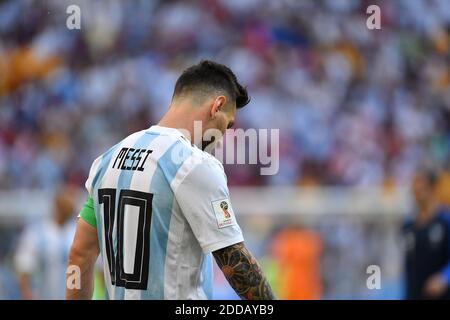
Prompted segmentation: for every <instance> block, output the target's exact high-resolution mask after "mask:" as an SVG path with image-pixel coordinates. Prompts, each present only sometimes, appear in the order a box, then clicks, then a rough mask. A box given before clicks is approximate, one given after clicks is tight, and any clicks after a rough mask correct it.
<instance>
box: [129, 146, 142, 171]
mask: <svg viewBox="0 0 450 320" xmlns="http://www.w3.org/2000/svg"><path fill="white" fill-rule="evenodd" d="M138 151H139V154H138V156H137V157H136V160H137V161H136V165H134V166H133V168H131V170H136V169H137V168H138V166H139V163H140V162H141V160H142V157H141V154H142V153H143V152H145V149H137V150H136V153H137V152H138Z"/></svg>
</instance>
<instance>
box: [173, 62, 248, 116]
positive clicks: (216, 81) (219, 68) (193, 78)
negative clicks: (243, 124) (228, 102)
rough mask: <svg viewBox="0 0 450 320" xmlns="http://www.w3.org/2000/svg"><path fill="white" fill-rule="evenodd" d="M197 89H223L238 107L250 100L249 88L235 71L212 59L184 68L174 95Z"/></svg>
mask: <svg viewBox="0 0 450 320" xmlns="http://www.w3.org/2000/svg"><path fill="white" fill-rule="evenodd" d="M195 90H196V91H199V92H204V93H209V92H210V91H212V90H214V91H222V92H224V93H225V94H226V95H227V96H228V97H229V98H230V99H232V100H235V101H236V108H242V107H244V106H245V105H247V104H248V103H249V102H250V98H249V96H248V93H247V89H245V88H244V87H243V86H242V85H241V84H240V83H239V82H238V81H237V79H236V76H235V74H234V73H233V71H231V69H230V68H228V67H227V66H224V65H223V64H220V63H217V62H214V61H210V60H202V61H200V63H198V64H196V65H193V66H191V67H189V68H187V69H186V70H184V71H183V73H182V74H181V76H180V77H179V78H178V80H177V82H176V84H175V89H174V92H173V96H174V97H175V96H179V95H183V94H185V93H188V92H190V91H195Z"/></svg>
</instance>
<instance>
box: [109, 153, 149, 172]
mask: <svg viewBox="0 0 450 320" xmlns="http://www.w3.org/2000/svg"><path fill="white" fill-rule="evenodd" d="M152 152H153V150H148V149H134V148H122V149H121V150H120V152H119V154H118V155H117V157H116V159H115V160H114V163H113V166H112V167H113V168H116V169H119V170H133V171H135V170H139V171H144V164H145V162H146V161H147V158H148V156H149V155H150V153H152ZM143 153H147V154H146V156H145V158H144V159H143V160H142V154H143ZM116 163H117V166H116Z"/></svg>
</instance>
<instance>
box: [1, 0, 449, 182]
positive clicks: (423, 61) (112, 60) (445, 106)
mask: <svg viewBox="0 0 450 320" xmlns="http://www.w3.org/2000/svg"><path fill="white" fill-rule="evenodd" d="M69 4H77V5H79V6H80V8H81V12H82V28H81V30H68V29H67V28H66V27H65V21H66V18H67V14H66V8H67V6H68V5H69ZM370 4H378V5H379V6H380V7H381V12H382V15H383V17H382V29H381V30H372V31H371V30H368V29H367V28H366V26H365V19H366V18H367V16H366V14H365V11H366V10H365V8H366V6H367V2H366V1H348V2H347V1H339V2H336V1H289V0H281V1H276V2H273V1H269V0H252V1H246V2H245V4H244V3H241V1H228V0H197V1H194V0H188V1H169V2H167V1H133V2H110V1H88V0H76V1H75V0H74V1H72V0H71V1H68V0H59V1H55V0H46V1H39V2H35V1H30V0H17V1H3V2H1V4H0V176H1V179H0V188H3V189H12V188H23V187H26V188H50V189H51V188H54V185H55V183H57V182H58V181H61V180H62V179H68V180H70V181H72V182H74V183H78V184H80V185H81V184H82V183H83V181H84V179H85V177H86V175H87V170H88V168H89V165H90V163H91V162H92V160H93V159H94V158H95V157H96V156H97V155H98V154H101V153H102V152H103V151H105V149H106V148H107V147H108V146H110V145H113V144H114V143H115V142H117V141H119V140H120V139H121V138H123V137H124V136H126V135H127V134H128V133H130V132H132V131H136V130H139V129H142V128H145V127H148V126H150V125H151V124H152V123H154V122H155V119H158V118H159V117H160V116H161V114H162V113H163V112H164V110H165V108H166V107H167V106H168V104H169V102H170V97H171V93H172V92H171V88H172V87H173V83H174V81H175V76H176V75H177V74H178V73H179V72H180V70H182V69H183V68H184V67H186V66H187V65H190V64H192V63H194V62H197V61H198V60H199V59H201V58H212V59H215V60H218V61H219V62H222V63H225V64H228V65H230V67H232V69H233V70H235V71H236V73H237V75H238V77H239V78H240V79H242V81H243V82H244V83H246V84H247V85H248V87H249V91H250V93H251V95H252V98H253V100H252V101H253V102H252V104H251V105H250V106H249V107H248V108H246V109H245V110H242V112H240V113H239V116H238V118H237V120H238V123H237V126H238V127H243V128H249V127H252V128H281V132H280V134H281V141H280V153H281V154H280V172H279V174H278V175H276V176H271V177H264V176H261V175H260V174H259V170H255V168H253V167H254V166H245V167H242V168H239V170H235V169H234V168H233V170H229V172H228V176H229V182H230V184H231V185H267V184H271V185H293V184H302V185H304V184H307V185H311V184H325V185H330V184H331V185H384V184H389V185H392V184H394V185H395V184H406V183H408V182H409V181H410V179H411V178H412V176H413V175H414V172H415V170H416V169H417V168H418V167H419V166H420V165H422V164H423V163H424V162H432V163H434V164H435V165H436V166H438V167H441V168H444V167H445V165H446V163H448V160H449V157H450V151H449V150H450V148H449V145H450V125H449V123H450V70H449V68H448V65H449V63H448V57H449V53H450V32H449V30H450V28H449V26H450V13H449V12H450V3H449V2H448V1H447V0H432V1H426V0H414V1H410V0H399V1H392V2H386V1H384V2H381V1H374V2H373V3H372V2H371V3H370ZM425 8H426V9H425ZM118 119H120V121H118ZM117 123H121V124H122V125H121V126H117V125H116V124H117ZM73 159H76V161H73ZM227 169H229V167H227ZM23 172H27V173H28V174H26V175H24V174H23Z"/></svg>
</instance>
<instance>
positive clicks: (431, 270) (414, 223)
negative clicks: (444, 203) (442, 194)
mask: <svg viewBox="0 0 450 320" xmlns="http://www.w3.org/2000/svg"><path fill="white" fill-rule="evenodd" d="M436 184H437V177H436V176H435V175H434V174H432V173H428V172H421V173H419V174H418V175H417V176H416V177H415V179H414V181H413V185H412V192H413V196H414V200H415V203H416V210H417V211H416V212H415V215H414V217H413V218H412V220H411V221H407V222H406V224H405V226H404V233H405V242H406V295H407V298H408V299H450V286H449V285H450V211H449V210H447V209H444V208H442V207H440V206H439V203H437V202H436Z"/></svg>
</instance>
